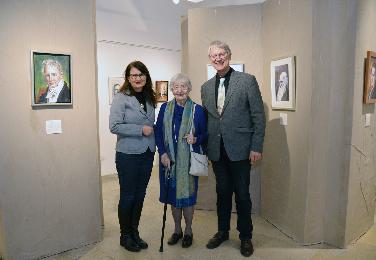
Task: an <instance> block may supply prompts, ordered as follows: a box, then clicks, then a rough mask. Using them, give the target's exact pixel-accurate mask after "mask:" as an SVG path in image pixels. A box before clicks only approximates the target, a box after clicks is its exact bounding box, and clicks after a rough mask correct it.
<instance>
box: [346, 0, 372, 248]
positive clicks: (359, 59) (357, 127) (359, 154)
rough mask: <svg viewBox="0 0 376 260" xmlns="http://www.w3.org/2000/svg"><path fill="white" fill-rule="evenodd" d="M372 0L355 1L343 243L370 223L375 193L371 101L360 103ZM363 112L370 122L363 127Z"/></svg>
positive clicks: (369, 38) (370, 27) (370, 30)
mask: <svg viewBox="0 0 376 260" xmlns="http://www.w3.org/2000/svg"><path fill="white" fill-rule="evenodd" d="M375 12H376V1H373V0H362V1H358V4H357V8H356V14H355V15H356V42H355V53H354V55H355V66H354V75H355V78H354V84H353V85H354V94H353V96H352V97H350V99H351V101H350V102H352V103H353V104H354V105H353V113H352V122H353V123H352V136H351V143H350V144H349V147H350V149H351V153H350V176H349V180H348V183H349V184H348V186H349V193H348V204H347V208H346V213H347V218H346V233H345V244H348V243H350V242H351V241H353V240H354V239H355V238H358V237H359V236H361V235H362V234H364V233H365V232H366V231H367V230H368V229H369V228H370V227H371V226H372V224H373V223H374V212H375V194H376V117H375V112H376V109H375V105H374V104H368V105H365V104H363V103H362V100H363V86H364V69H365V60H364V58H365V57H366V55H367V51H369V50H372V51H376V31H375V29H374V28H375V24H376V17H375V15H374V14H375ZM366 114H369V115H370V119H371V124H370V126H369V127H365V117H366Z"/></svg>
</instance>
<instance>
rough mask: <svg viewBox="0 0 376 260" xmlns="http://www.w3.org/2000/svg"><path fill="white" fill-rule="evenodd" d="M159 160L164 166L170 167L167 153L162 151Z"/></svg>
mask: <svg viewBox="0 0 376 260" xmlns="http://www.w3.org/2000/svg"><path fill="white" fill-rule="evenodd" d="M161 162H162V164H163V166H164V167H167V168H169V169H170V166H171V160H170V158H169V157H168V154H167V153H164V154H162V156H161Z"/></svg>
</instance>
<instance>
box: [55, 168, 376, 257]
mask: <svg viewBox="0 0 376 260" xmlns="http://www.w3.org/2000/svg"><path fill="white" fill-rule="evenodd" d="M158 196H159V183H158V176H157V171H156V169H154V171H153V175H152V178H151V180H150V184H149V187H148V191H147V195H146V200H145V206H144V210H143V213H142V218H141V226H140V234H141V237H142V238H143V239H144V240H146V241H147V242H148V243H149V248H148V249H147V250H143V251H141V252H139V253H131V252H128V251H126V250H125V249H123V248H122V247H120V245H119V226H118V220H117V202H118V198H119V187H118V182H117V177H116V175H110V176H105V177H103V210H104V222H105V230H104V239H103V241H102V242H100V243H97V244H95V245H90V246H87V247H83V248H80V249H76V250H71V251H69V252H66V253H63V254H60V255H57V256H53V257H49V258H48V259H58V260H65V259H67V260H68V259H69V260H70V259H218V260H219V259H246V258H245V257H242V255H241V254H240V252H239V246H240V242H239V240H238V237H237V236H238V234H237V231H236V230H235V228H234V230H231V232H230V240H229V241H226V242H225V243H224V244H222V245H221V246H220V247H219V248H217V249H214V250H208V249H206V247H205V245H206V242H207V241H208V239H210V237H211V236H212V235H213V234H214V233H215V232H216V223H217V222H216V214H215V212H214V211H202V210H196V211H195V215H194V221H193V239H194V241H193V245H192V247H190V248H188V249H183V248H182V247H181V246H180V245H179V244H178V245H175V246H168V245H167V243H165V246H164V252H163V253H160V252H159V251H158V250H159V245H160V234H161V223H162V214H163V205H162V204H161V203H159V202H158ZM253 221H254V239H253V243H254V247H255V253H254V255H253V256H252V257H250V258H248V259H268V260H269V259H270V260H273V259H276V260H277V259H278V260H283V259H286V260H287V259H288V260H295V259H296V260H305V259H311V260H317V259H348V260H350V259H351V260H354V259H356V260H363V259H364V260H370V259H376V226H373V227H372V228H371V230H369V232H367V234H365V235H364V236H363V237H362V238H360V239H359V240H358V241H357V242H356V243H354V244H353V245H350V246H349V247H348V248H347V249H335V248H328V247H327V246H323V245H316V246H310V247H302V246H299V245H298V244H297V243H295V242H294V241H293V240H292V239H290V238H288V237H287V236H285V235H284V234H282V233H281V232H280V231H279V230H277V229H276V228H274V227H273V226H272V225H271V224H269V223H268V222H266V221H265V220H264V219H263V218H261V217H258V216H253ZM231 226H232V227H235V226H236V216H235V215H233V217H232V224H231ZM183 228H184V226H183ZM172 232H173V220H172V217H171V215H170V209H169V210H168V214H167V223H166V239H167V238H168V237H169V236H170V235H171V233H172ZM165 241H166V240H165Z"/></svg>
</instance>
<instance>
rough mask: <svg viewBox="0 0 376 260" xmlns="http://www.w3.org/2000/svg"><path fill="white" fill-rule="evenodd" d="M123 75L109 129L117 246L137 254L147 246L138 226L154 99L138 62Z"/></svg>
mask: <svg viewBox="0 0 376 260" xmlns="http://www.w3.org/2000/svg"><path fill="white" fill-rule="evenodd" d="M124 74H125V77H124V80H125V81H124V84H123V86H122V87H121V88H120V90H119V93H117V94H116V95H115V97H114V101H113V102H112V105H111V111H110V130H111V133H113V134H116V135H117V142H116V160H115V161H116V169H117V172H118V177H119V185H120V199H119V205H118V217H119V224H120V245H121V246H122V247H124V248H125V249H127V250H128V251H132V252H139V251H140V250H141V249H146V248H147V247H148V244H147V243H146V242H145V241H144V240H143V239H141V238H140V235H139V232H138V226H139V222H140V217H141V211H142V207H143V203H144V198H145V193H146V188H147V186H148V183H149V179H150V175H151V170H152V167H153V160H154V152H155V138H154V128H153V125H154V118H155V112H154V108H155V106H156V99H155V95H154V91H153V89H152V81H151V78H150V74H149V71H148V69H147V67H146V66H145V65H144V64H143V63H142V62H141V61H134V62H131V63H130V64H129V65H128V66H127V68H126V69H125V73H124Z"/></svg>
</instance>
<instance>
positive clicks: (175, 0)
mask: <svg viewBox="0 0 376 260" xmlns="http://www.w3.org/2000/svg"><path fill="white" fill-rule="evenodd" d="M172 2H173V3H174V4H176V5H177V4H178V3H179V2H180V0H172Z"/></svg>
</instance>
